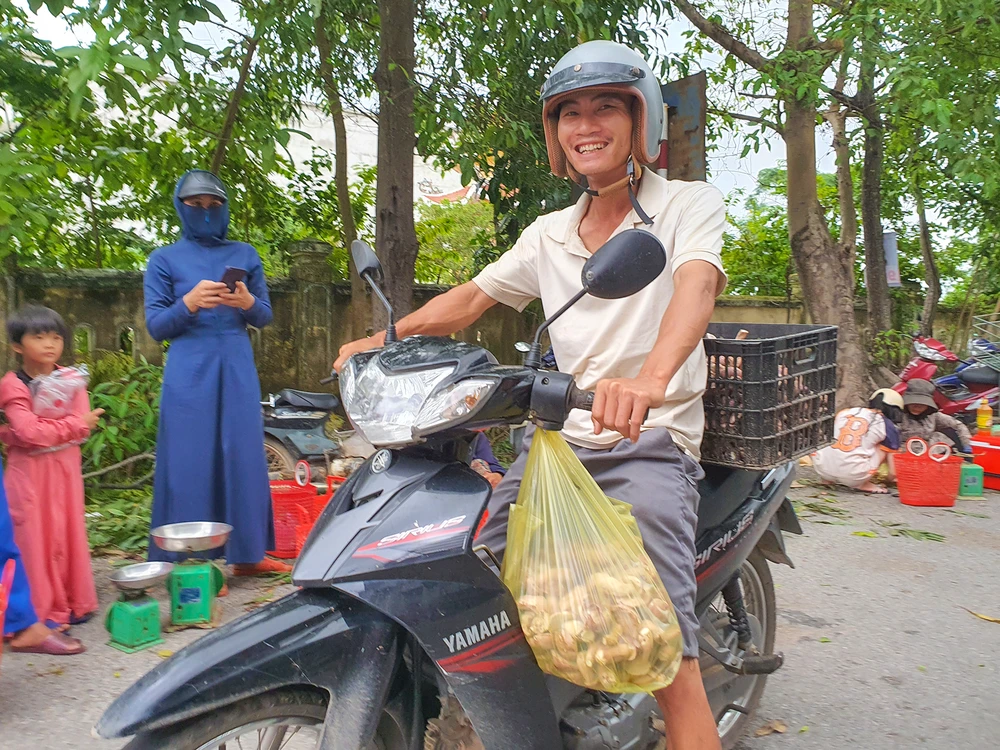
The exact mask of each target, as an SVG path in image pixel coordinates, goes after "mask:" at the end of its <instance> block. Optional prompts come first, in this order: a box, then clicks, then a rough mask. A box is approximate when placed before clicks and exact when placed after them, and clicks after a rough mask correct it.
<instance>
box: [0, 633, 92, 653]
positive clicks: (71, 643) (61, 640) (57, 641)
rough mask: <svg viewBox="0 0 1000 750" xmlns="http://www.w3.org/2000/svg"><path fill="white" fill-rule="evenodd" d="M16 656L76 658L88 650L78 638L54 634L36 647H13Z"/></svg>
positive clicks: (11, 648)
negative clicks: (38, 655) (34, 655)
mask: <svg viewBox="0 0 1000 750" xmlns="http://www.w3.org/2000/svg"><path fill="white" fill-rule="evenodd" d="M10 650H11V651H12V652H13V653H15V654H48V655H49V656H76V655H77V654H82V653H83V652H84V651H86V650H87V647H86V646H84V645H83V643H81V642H80V641H78V640H77V639H76V638H69V637H67V636H64V635H61V634H59V633H53V634H52V635H50V636H48V637H46V639H45V640H44V641H42V642H41V643H39V644H37V645H35V646H11V647H10Z"/></svg>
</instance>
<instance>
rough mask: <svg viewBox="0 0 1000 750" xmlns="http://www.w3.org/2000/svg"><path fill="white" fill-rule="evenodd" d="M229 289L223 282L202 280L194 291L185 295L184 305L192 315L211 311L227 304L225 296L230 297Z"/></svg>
mask: <svg viewBox="0 0 1000 750" xmlns="http://www.w3.org/2000/svg"><path fill="white" fill-rule="evenodd" d="M228 291H229V290H228V288H227V287H226V285H225V283H223V282H221V281H209V280H208V279H202V280H201V281H199V282H198V283H197V284H196V285H195V287H194V289H192V290H191V291H190V292H188V293H187V294H185V295H184V297H183V299H184V304H185V305H186V306H187V309H188V310H190V311H191V312H192V313H195V312H198V310H211V309H212V308H213V307H218V306H219V305H222V304H226V302H225V300H224V299H223V297H224V296H229V294H228Z"/></svg>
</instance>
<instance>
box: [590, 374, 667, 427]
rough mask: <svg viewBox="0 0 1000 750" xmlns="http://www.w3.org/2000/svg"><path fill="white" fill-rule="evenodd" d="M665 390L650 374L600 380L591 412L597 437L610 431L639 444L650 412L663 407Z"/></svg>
mask: <svg viewBox="0 0 1000 750" xmlns="http://www.w3.org/2000/svg"><path fill="white" fill-rule="evenodd" d="M665 391H666V386H665V385H664V384H663V383H661V382H660V381H659V380H658V379H656V378H653V377H650V376H648V375H640V376H639V377H637V378H608V379H605V380H600V381H598V383H597V388H596V389H595V392H594V407H593V409H591V419H592V420H593V422H594V434H595V435H600V434H601V432H602V431H603V430H604V428H607V429H609V430H616V431H617V432H620V433H621V434H622V435H624V436H625V437H627V438H628V439H629V440H631V441H632V442H633V443H635V442H637V441H638V440H639V428H640V427H641V426H642V422H643V420H644V419H645V418H646V411H647V410H648V409H655V408H657V407H658V406H663V396H664V393H665Z"/></svg>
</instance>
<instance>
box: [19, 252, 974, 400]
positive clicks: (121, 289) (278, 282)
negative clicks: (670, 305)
mask: <svg viewBox="0 0 1000 750" xmlns="http://www.w3.org/2000/svg"><path fill="white" fill-rule="evenodd" d="M289 250H290V255H291V269H292V270H291V275H290V277H289V278H275V279H269V281H268V284H269V288H270V292H271V302H272V307H273V309H274V322H273V323H272V324H271V325H270V326H268V327H266V328H264V329H263V330H260V331H258V330H251V338H252V341H253V345H254V351H255V352H256V356H257V368H258V371H259V373H260V379H261V387H262V389H263V390H264V392H265V393H266V392H269V391H276V390H279V389H281V388H286V387H293V388H301V389H304V390H319V389H320V388H321V386H320V384H319V381H320V379H321V378H323V377H325V376H326V375H328V374H329V368H330V364H331V363H332V362H333V360H334V359H335V358H336V353H337V351H338V349H339V348H340V345H341V344H343V343H344V342H345V341H346V340H347V337H348V334H347V330H346V327H347V326H346V322H347V319H348V318H347V312H348V306H349V304H350V287H349V285H347V284H339V283H337V284H335V283H332V282H328V281H322V279H324V278H328V277H329V267H328V266H327V263H326V256H327V253H328V252H329V247H328V246H326V245H324V244H323V243H319V242H309V241H305V242H299V243H296V244H295V246H293V247H292V248H290V249H289ZM0 278H2V280H3V282H4V283H2V284H0V314H3V315H4V317H6V314H7V313H9V312H10V311H12V310H14V309H16V308H17V307H18V306H20V305H22V304H24V303H25V302H28V301H36V302H40V303H41V304H44V305H47V306H49V307H51V308H53V309H55V310H56V311H58V312H59V313H60V314H62V315H63V317H64V318H65V319H66V322H67V324H68V325H69V326H70V328H71V329H73V330H74V331H75V333H76V335H77V336H79V337H80V338H81V339H82V340H83V341H84V346H83V348H84V349H89V350H90V352H91V353H93V352H94V351H97V350H109V351H119V350H121V349H122V346H123V343H122V341H123V338H125V339H126V340H127V339H128V333H129V332H131V333H132V335H133V336H134V346H133V353H134V354H135V355H139V354H141V355H142V356H144V357H145V358H146V359H147V360H149V361H150V362H154V363H160V362H162V361H163V347H162V346H161V345H160V344H159V343H157V342H156V341H154V340H153V339H152V338H151V337H150V336H149V334H148V333H147V332H146V327H145V324H144V316H143V304H142V273H141V272H139V271H115V270H73V271H39V270H32V269H19V270H17V271H16V272H15V273H14V274H13V275H7V276H6V277H0ZM443 290H444V288H443V287H431V286H420V287H417V289H416V290H415V293H416V297H417V303H418V304H421V303H423V302H425V301H426V300H427V299H429V298H430V297H432V296H434V295H435V294H437V293H439V292H441V291H443ZM538 309H539V308H538V306H537V304H535V305H532V306H529V308H528V310H527V311H526V312H525V314H518V313H517V312H515V311H514V310H512V309H510V308H508V307H504V306H503V305H497V306H495V307H494V308H492V309H491V310H489V311H488V312H487V313H486V315H484V316H483V318H482V319H481V320H480V321H478V322H477V323H476V325H474V326H472V327H470V328H469V329H467V330H465V331H463V332H462V333H461V334H459V335H460V337H461V338H463V339H464V340H466V341H470V342H477V343H478V344H480V345H481V346H484V347H486V348H488V349H489V350H490V351H492V352H493V353H494V354H495V355H496V356H497V358H498V359H499V360H500V361H501V362H507V363H515V362H519V361H520V355H518V354H517V353H516V351H515V349H514V344H515V342H517V341H525V340H528V339H529V338H530V335H531V332H532V331H533V330H534V328H535V326H536V325H537V323H538V315H539V313H538V312H537V311H538ZM858 316H859V322H861V323H862V324H864V317H865V313H864V309H863V308H859V309H858ZM956 319H957V314H956V312H955V311H951V310H943V311H941V312H940V314H939V321H938V322H939V325H940V327H941V330H942V335H943V334H944V332H945V331H946V330H951V329H953V328H954V325H955V321H956ZM713 320H716V321H719V322H732V323H807V322H809V320H808V315H807V314H806V312H805V308H804V306H803V305H802V303H801V302H798V301H792V302H787V301H786V300H783V299H773V298H757V297H754V298H746V297H723V298H721V299H720V300H719V301H718V303H717V305H716V309H715V314H714V316H713ZM657 322H658V321H651V322H650V324H651V325H656V323H657ZM0 331H2V333H0V336H2V338H3V339H4V340H3V343H4V344H6V343H7V342H6V330H5V326H0ZM123 334H124V336H123ZM948 339H950V334H949V335H948ZM961 340H962V341H964V340H965V339H964V337H963V338H962V339H961ZM946 343H948V340H946ZM70 349H71V347H69V346H67V352H68V354H67V358H66V359H67V361H70V356H69V352H70ZM0 364H2V365H3V367H4V369H5V370H6V369H11V368H13V367H14V366H15V360H14V358H13V355H12V354H11V353H10V351H9V347H7V346H3V347H2V353H0Z"/></svg>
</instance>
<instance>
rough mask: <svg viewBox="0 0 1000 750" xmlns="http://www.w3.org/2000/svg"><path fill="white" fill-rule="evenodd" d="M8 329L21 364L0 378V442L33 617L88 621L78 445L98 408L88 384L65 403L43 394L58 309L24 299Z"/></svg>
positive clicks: (59, 327) (92, 606) (58, 333)
mask: <svg viewBox="0 0 1000 750" xmlns="http://www.w3.org/2000/svg"><path fill="white" fill-rule="evenodd" d="M7 334H8V338H9V340H10V343H11V346H12V348H13V349H14V351H15V352H16V353H17V354H19V355H20V356H21V361H22V366H21V369H20V370H18V371H17V372H8V373H7V374H6V375H5V376H4V377H3V378H2V379H0V409H2V410H3V412H4V415H5V417H6V424H5V425H3V426H0V442H3V443H4V444H5V445H6V446H7V469H6V471H5V473H4V486H5V488H6V490H7V498H8V502H9V505H10V514H11V517H12V518H13V521H14V539H15V541H16V543H17V546H18V547H19V548H20V550H21V555H22V559H23V562H24V567H25V570H26V571H27V574H28V582H29V585H30V587H31V602H32V604H33V605H34V607H35V611H36V612H37V614H38V618H39V619H40V620H42V621H43V622H46V623H47V624H49V626H50V627H55V626H67V627H68V626H69V625H71V624H76V623H79V622H84V621H86V620H87V619H89V618H90V616H91V615H93V613H94V612H95V611H96V610H97V591H96V589H95V587H94V576H93V573H92V572H91V568H90V548H89V546H88V544H87V529H86V524H85V521H84V508H83V475H82V471H81V467H80V443H81V442H83V441H84V440H85V439H86V438H87V436H88V435H89V434H90V431H91V430H92V429H93V428H94V427H95V426H96V425H97V420H98V419H99V418H100V415H101V414H102V413H103V410H102V409H94V410H91V408H90V399H89V397H88V395H87V390H86V387H77V388H75V391H71V392H70V394H69V398H68V399H67V401H66V403H64V404H62V403H57V402H58V399H56V400H55V402H54V400H53V399H52V398H51V394H48V395H49V397H46V390H47V389H46V388H45V387H42V386H47V385H48V384H50V383H51V382H52V378H51V376H52V374H53V372H55V371H57V370H62V368H59V367H58V365H57V364H56V362H57V361H58V360H59V358H60V357H61V356H62V353H63V345H64V342H65V340H66V339H67V338H68V335H69V333H68V330H67V328H66V324H65V323H64V322H63V319H62V318H61V317H60V316H59V314H58V313H56V312H55V311H53V310H50V309H48V308H46V307H40V306H38V305H29V306H27V307H25V308H23V309H21V310H19V311H18V312H16V313H15V314H14V315H13V316H12V317H11V318H10V319H9V320H8V322H7ZM63 374H64V373H62V372H60V375H63ZM69 374H70V375H73V373H69ZM56 379H57V380H58V379H60V378H56ZM69 380H70V381H76V382H78V383H79V382H80V380H79V378H74V377H70V378H69ZM35 394H38V396H39V399H38V402H37V403H36V399H35ZM43 414H48V415H52V414H61V415H62V416H58V417H54V416H42V415H43Z"/></svg>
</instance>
